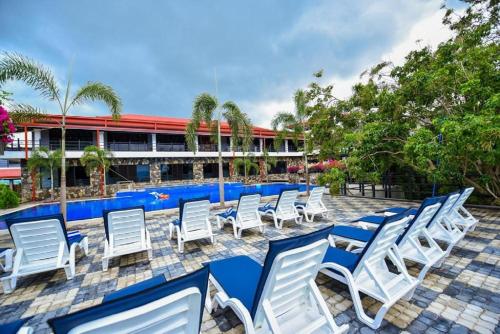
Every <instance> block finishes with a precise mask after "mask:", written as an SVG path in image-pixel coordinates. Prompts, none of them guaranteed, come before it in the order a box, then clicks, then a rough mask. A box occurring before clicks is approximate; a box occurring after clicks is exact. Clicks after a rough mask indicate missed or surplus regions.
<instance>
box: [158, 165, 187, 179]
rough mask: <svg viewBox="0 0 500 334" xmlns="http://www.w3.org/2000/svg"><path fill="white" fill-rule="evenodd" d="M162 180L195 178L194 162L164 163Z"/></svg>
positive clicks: (161, 168)
mask: <svg viewBox="0 0 500 334" xmlns="http://www.w3.org/2000/svg"><path fill="white" fill-rule="evenodd" d="M160 170H161V180H162V181H174V180H192V179H193V164H162V165H161V167H160Z"/></svg>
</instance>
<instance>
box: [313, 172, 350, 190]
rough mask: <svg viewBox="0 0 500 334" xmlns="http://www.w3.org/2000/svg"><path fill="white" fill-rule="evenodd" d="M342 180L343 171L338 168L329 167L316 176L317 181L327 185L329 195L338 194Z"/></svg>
mask: <svg viewBox="0 0 500 334" xmlns="http://www.w3.org/2000/svg"><path fill="white" fill-rule="evenodd" d="M344 182H345V173H344V171H342V170H340V169H338V168H331V169H330V170H328V171H326V172H324V173H322V174H321V175H320V176H319V177H318V183H319V184H320V185H322V186H328V188H329V190H330V195H332V196H336V195H338V194H339V192H340V187H341V186H342V185H343V184H344Z"/></svg>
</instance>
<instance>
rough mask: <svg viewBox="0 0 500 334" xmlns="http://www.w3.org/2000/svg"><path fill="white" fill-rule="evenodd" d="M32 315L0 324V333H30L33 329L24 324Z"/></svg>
mask: <svg viewBox="0 0 500 334" xmlns="http://www.w3.org/2000/svg"><path fill="white" fill-rule="evenodd" d="M31 318H32V317H28V318H24V319H19V320H16V321H12V322H9V323H7V324H2V325H0V333H2V334H31V333H33V329H32V328H31V327H29V326H24V324H25V323H26V322H28V320H30V319H31Z"/></svg>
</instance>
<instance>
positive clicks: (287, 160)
mask: <svg viewBox="0 0 500 334" xmlns="http://www.w3.org/2000/svg"><path fill="white" fill-rule="evenodd" d="M189 121H190V120H189V119H181V118H169V117H156V116H145V115H131V114H126V115H122V116H121V118H120V120H118V121H115V120H113V119H112V118H111V117H107V116H97V117H80V116H69V117H67V118H66V128H67V130H66V157H67V166H68V168H67V170H66V180H67V181H66V183H67V187H68V197H69V198H82V197H94V196H99V195H101V193H102V178H103V175H102V171H95V172H93V173H90V175H88V174H87V173H86V171H85V169H84V168H83V166H81V164H80V158H81V156H82V154H83V150H84V149H85V147H87V146H90V145H95V146H98V147H100V148H103V149H106V150H108V151H110V152H111V153H112V156H113V158H112V163H111V167H110V169H109V171H108V172H107V173H106V181H107V182H106V184H107V188H108V189H107V192H108V195H109V194H113V193H115V192H116V191H118V190H120V189H130V188H142V187H145V186H155V185H172V184H179V183H203V182H216V181H217V177H218V152H217V145H216V144H214V143H213V142H212V140H211V136H210V129H209V128H208V127H206V126H204V125H202V126H201V127H200V129H199V131H198V133H197V152H196V153H193V152H192V151H190V150H189V149H188V147H187V144H186V141H185V137H184V136H185V129H186V126H187V124H188V122H189ZM60 122H61V116H57V115H50V116H49V117H47V118H45V119H43V120H41V121H37V122H34V123H29V124H22V125H21V127H20V129H19V130H20V132H21V133H20V135H19V134H18V136H17V137H18V139H16V140H15V141H14V142H13V143H12V144H9V145H8V146H7V148H6V149H5V153H4V157H3V159H5V161H8V163H10V164H17V165H18V166H20V174H21V189H22V190H21V195H22V196H21V197H22V200H23V201H30V200H33V199H43V198H47V197H48V196H49V195H50V194H49V189H50V184H51V180H50V173H49V172H48V171H46V170H40V171H39V172H37V173H30V172H29V171H28V168H27V161H28V159H29V157H30V155H31V153H32V152H33V150H34V149H36V148H38V147H42V146H44V147H48V148H49V149H50V150H56V149H58V148H60V147H61V130H60ZM221 134H222V157H223V163H224V165H223V166H224V177H225V179H226V180H227V181H238V180H241V178H242V177H241V176H236V175H235V174H234V172H233V169H234V168H233V162H234V159H236V158H239V157H243V156H246V157H247V158H248V159H252V160H253V161H254V162H255V163H257V164H258V165H259V171H258V172H254V171H252V172H251V175H250V176H249V179H250V180H252V181H262V180H263V179H264V177H265V169H264V166H265V163H264V158H263V151H264V150H265V149H266V150H267V151H268V152H269V156H274V157H276V160H277V161H278V162H277V165H276V166H275V167H273V168H272V169H271V170H270V171H269V173H268V174H269V179H270V180H288V178H289V176H288V175H287V173H286V171H287V167H288V166H290V165H297V164H300V163H301V161H302V154H303V153H302V152H301V151H300V142H299V147H296V145H294V143H293V142H292V141H291V140H285V141H284V143H283V145H281V147H280V148H279V149H278V150H276V149H275V145H274V138H275V133H274V132H273V131H272V130H270V129H265V128H260V127H254V129H253V135H254V140H253V143H252V145H251V147H250V152H247V153H244V152H242V149H241V146H240V145H238V143H233V142H232V140H231V138H230V135H231V132H230V128H229V126H228V124H227V123H222V124H221ZM55 174H56V176H55V177H54V184H55V186H56V193H57V192H58V190H59V189H58V186H59V175H60V171H59V172H57V173H55ZM238 174H243V173H238Z"/></svg>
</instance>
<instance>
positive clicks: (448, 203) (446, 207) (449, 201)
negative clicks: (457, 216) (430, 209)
mask: <svg viewBox="0 0 500 334" xmlns="http://www.w3.org/2000/svg"><path fill="white" fill-rule="evenodd" d="M459 196H460V194H459V193H458V192H453V193H451V194H449V195H448V197H447V198H446V199H445V200H444V202H443V204H442V205H441V209H440V210H439V211H438V212H437V213H436V215H435V216H434V218H433V219H432V220H431V221H430V222H429V224H427V228H430V227H431V226H432V225H434V224H439V223H441V220H442V219H443V217H444V216H445V215H447V214H448V212H450V209H451V208H452V207H453V204H455V202H456V201H457V199H458V197H459Z"/></svg>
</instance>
